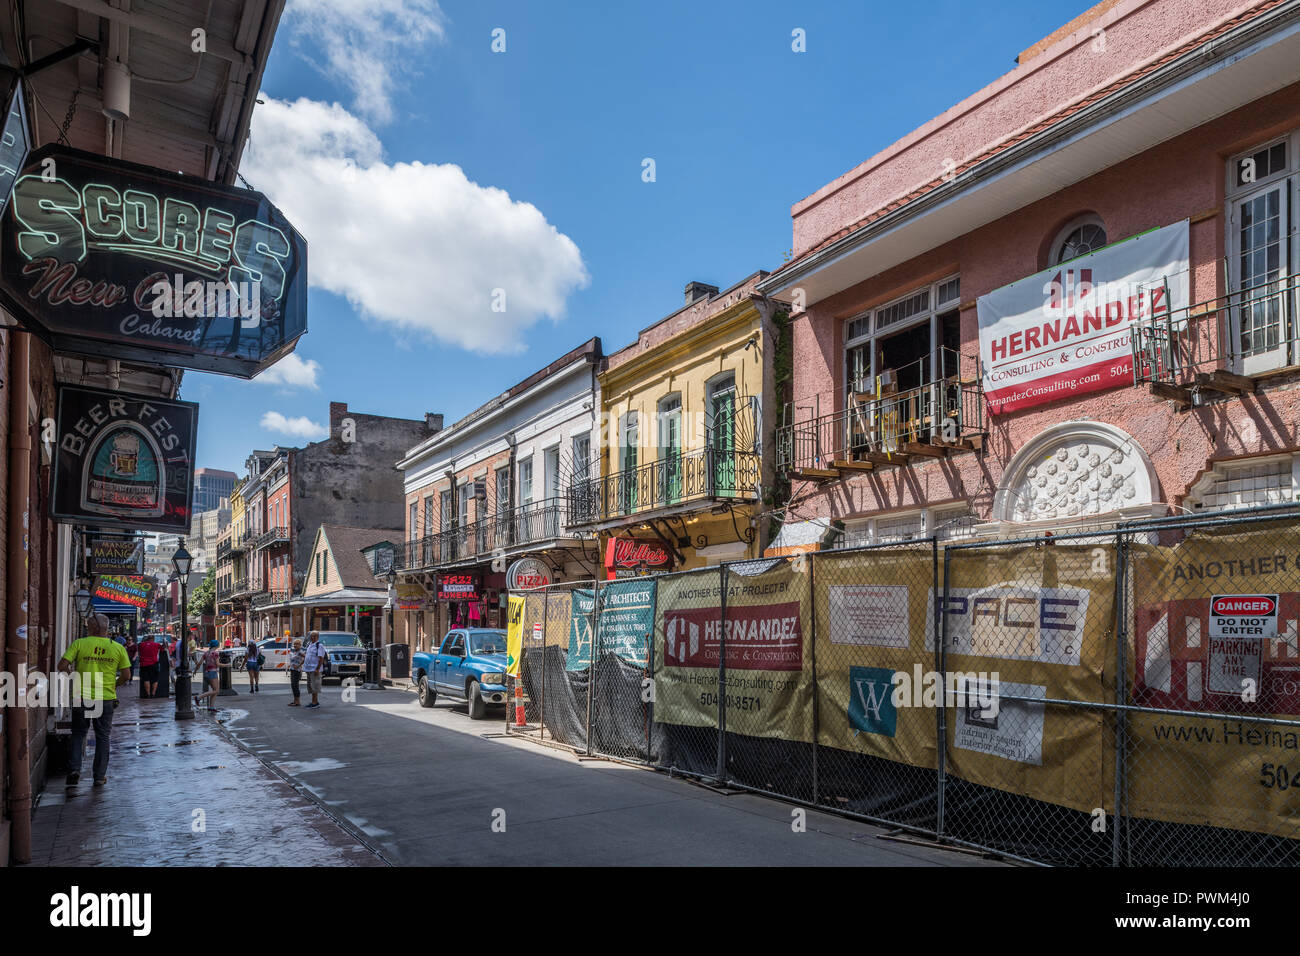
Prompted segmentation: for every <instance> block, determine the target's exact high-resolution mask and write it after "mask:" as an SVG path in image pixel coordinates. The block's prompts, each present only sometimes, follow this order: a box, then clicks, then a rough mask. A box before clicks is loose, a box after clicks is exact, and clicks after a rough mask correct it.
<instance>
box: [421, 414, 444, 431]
mask: <svg viewBox="0 0 1300 956" xmlns="http://www.w3.org/2000/svg"><path fill="white" fill-rule="evenodd" d="M424 427H425V428H427V429H429V431H431V432H440V431H442V415H441V414H440V413H435V412H425V413H424Z"/></svg>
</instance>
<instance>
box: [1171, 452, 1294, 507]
mask: <svg viewBox="0 0 1300 956" xmlns="http://www.w3.org/2000/svg"><path fill="white" fill-rule="evenodd" d="M1296 500H1300V457H1298V456H1295V455H1284V456H1276V457H1271V458H1255V459H1248V460H1246V461H1238V462H1219V463H1216V464H1215V465H1214V466H1213V468H1212V469H1211V470H1210V471H1209V472H1208V473H1206V474H1205V475H1203V476H1202V477H1201V479H1200V480H1199V481H1198V482H1197V483H1196V484H1195V485H1193V486H1192V488H1191V490H1190V492H1189V494H1188V496H1187V507H1188V508H1190V509H1191V510H1192V511H1231V510H1235V509H1238V508H1254V507H1259V506H1261V505H1276V504H1284V503H1286V502H1290V501H1296Z"/></svg>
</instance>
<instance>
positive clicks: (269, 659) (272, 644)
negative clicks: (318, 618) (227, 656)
mask: <svg viewBox="0 0 1300 956" xmlns="http://www.w3.org/2000/svg"><path fill="white" fill-rule="evenodd" d="M254 643H256V644H257V649H258V651H260V652H261V654H262V656H263V657H264V658H265V659H266V660H265V662H264V663H263V664H262V672H263V673H266V672H267V671H284V670H288V669H289V642H288V641H255V642H254ZM228 650H229V651H230V652H231V655H232V657H231V663H232V664H234V667H235V670H237V671H242V670H243V669H244V655H246V654H247V653H248V647H247V646H244V647H231V648H228ZM236 655H237V656H236Z"/></svg>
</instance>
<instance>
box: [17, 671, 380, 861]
mask: <svg viewBox="0 0 1300 956" xmlns="http://www.w3.org/2000/svg"><path fill="white" fill-rule="evenodd" d="M123 690H124V691H125V693H123V694H122V698H121V703H120V705H119V706H118V709H117V713H116V714H115V715H114V719H113V737H112V757H111V760H110V763H109V767H108V783H107V784H106V785H105V786H103V787H94V786H92V783H91V777H92V774H91V772H90V769H91V766H92V763H93V760H94V749H95V743H94V739H95V738H94V734H93V733H91V734H89V735H88V736H87V740H86V755H85V760H84V762H83V764H82V774H81V782H80V783H79V784H78V785H77V786H76V787H75V788H73V789H70V790H66V791H65V787H64V780H63V778H62V777H51V778H50V780H49V781H48V783H47V785H46V789H45V792H44V793H43V794H42V795H41V798H40V802H39V803H38V805H37V808H36V812H35V815H34V817H33V820H32V864H33V865H36V866H383V865H384V863H383V861H382V860H380V859H379V858H378V857H377V856H376V855H375V854H373V853H372V852H371V851H370V850H369V849H368V848H367V847H366V846H365V845H363V844H362V843H361V842H359V841H358V840H357V839H356V838H355V837H353V836H352V835H351V834H350V833H349V832H348V831H347V830H345V829H344V828H343V827H341V826H340V825H339V824H338V823H337V822H335V820H334V818H333V817H331V816H329V815H328V814H327V813H325V812H324V811H323V810H322V809H321V808H320V807H319V806H318V805H317V804H315V803H313V802H312V801H311V800H308V799H306V798H305V797H303V796H302V795H300V794H299V793H298V792H297V791H296V790H295V789H294V788H293V787H292V786H290V785H289V784H288V783H286V782H285V781H284V780H283V779H282V778H281V777H279V776H277V775H276V774H274V773H272V772H271V771H270V770H268V769H267V767H266V766H264V765H263V763H262V762H261V761H260V760H258V759H257V758H256V757H255V756H253V755H251V754H249V753H247V752H246V751H244V750H243V749H241V748H240V747H239V746H238V745H237V744H235V743H234V742H233V741H231V740H230V739H229V737H228V736H226V735H225V734H223V733H221V731H220V729H219V727H218V726H217V723H216V717H220V716H222V711H221V710H220V709H219V710H218V711H217V713H216V717H214V715H212V714H209V713H208V712H206V711H202V712H199V713H197V714H196V716H195V719H194V720H189V721H177V720H175V719H174V717H173V714H174V712H175V703H174V701H172V700H171V699H156V700H140V699H139V697H138V696H137V691H136V688H135V687H134V686H132V687H130V688H123ZM225 700H230V701H236V702H237V701H238V698H224V699H223V702H224V701H225ZM226 716H227V717H228V716H232V712H231V711H226Z"/></svg>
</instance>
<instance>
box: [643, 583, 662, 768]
mask: <svg viewBox="0 0 1300 956" xmlns="http://www.w3.org/2000/svg"><path fill="white" fill-rule="evenodd" d="M658 615H659V582H658V581H655V582H654V597H653V598H652V599H651V601H650V633H649V634H647V635H646V654H645V660H646V669H647V670H648V672H649V677H650V699H649V700H646V699H645V698H646V694H645V688H644V687H643V688H642V689H641V713H642V715H643V718H644V721H645V759H646V762H647V763H649V762H650V731H651V727H652V725H653V724H654V707H655V620H656V619H657V618H658Z"/></svg>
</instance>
